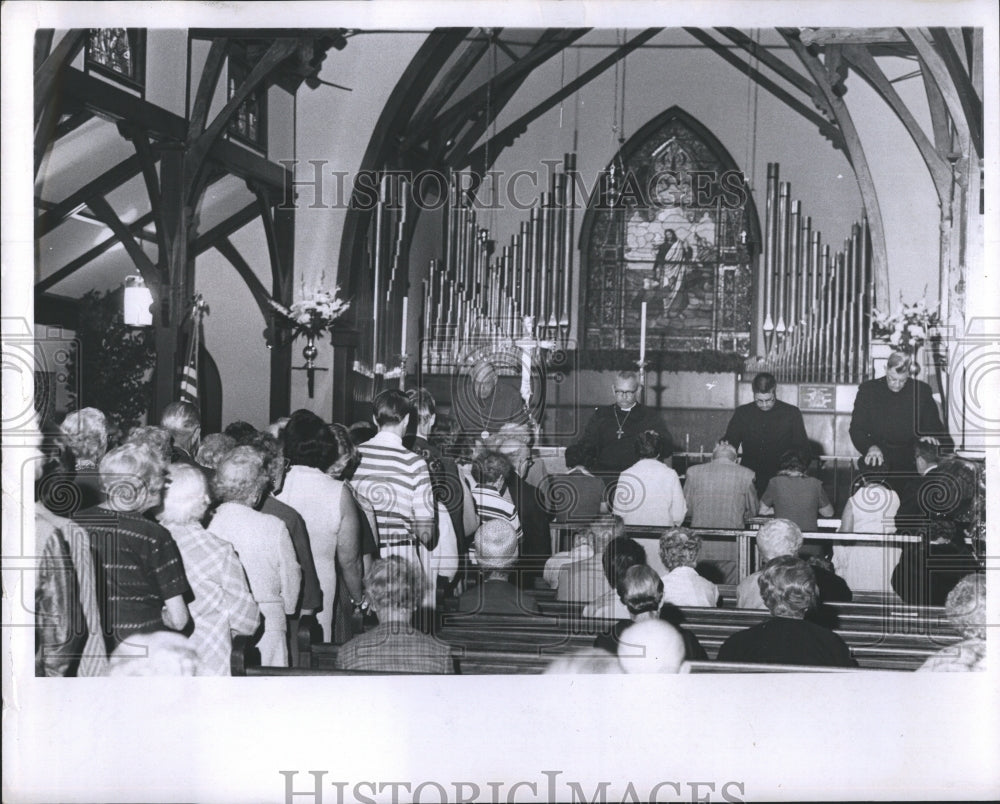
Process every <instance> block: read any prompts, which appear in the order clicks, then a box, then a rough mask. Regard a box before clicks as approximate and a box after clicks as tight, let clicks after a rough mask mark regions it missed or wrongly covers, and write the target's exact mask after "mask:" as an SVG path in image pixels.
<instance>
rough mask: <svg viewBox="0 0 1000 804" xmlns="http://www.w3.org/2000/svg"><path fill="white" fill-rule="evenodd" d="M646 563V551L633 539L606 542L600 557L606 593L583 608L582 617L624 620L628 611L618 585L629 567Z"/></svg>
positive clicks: (617, 539) (626, 538) (624, 538)
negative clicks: (606, 587) (606, 586)
mask: <svg viewBox="0 0 1000 804" xmlns="http://www.w3.org/2000/svg"><path fill="white" fill-rule="evenodd" d="M645 563H646V551H645V550H643V548H642V545H641V544H639V543H638V542H637V541H636V540H635V539H629V538H628V537H624V536H622V537H619V538H616V539H612V540H611V541H610V542H608V546H607V547H605V548H604V554H603V555H602V556H601V566H602V568H603V569H604V577H605V579H606V580H607V582H608V587H609V589H608V591H606V592H605V593H604V594H603V595H601V596H600V597H597V598H595V599H594V600H591V601H590V602H589V603H587V605H585V606H584V607H583V616H584V617H600V618H604V619H616V620H620V619H625V618H627V617H628V616H629V611H628V609H627V608H626V607H625V604H624V603H623V602H622V600H621V597H620V592H619V591H618V585H619V583H620V581H621V579H622V578H623V577H624V576H625V573H626V572H627V571H628V570H629V568H630V567H634V566H636V565H641V564H645Z"/></svg>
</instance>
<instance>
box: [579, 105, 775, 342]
mask: <svg viewBox="0 0 1000 804" xmlns="http://www.w3.org/2000/svg"><path fill="white" fill-rule="evenodd" d="M614 164H615V166H616V169H615V171H614V175H615V179H614V180H613V182H612V183H613V184H614V187H613V190H612V192H611V193H610V194H609V193H608V192H607V187H606V186H605V192H603V193H595V194H594V197H592V198H591V201H590V204H589V206H588V210H587V217H586V219H585V221H584V225H583V239H582V243H581V245H582V260H583V265H582V268H583V271H584V276H585V277H586V278H585V280H584V281H585V306H584V315H583V332H582V335H583V342H584V346H585V348H588V349H595V348H596V349H622V348H637V347H638V343H639V330H640V317H641V309H642V303H643V302H645V303H646V321H647V328H646V346H647V349H648V350H651V351H658V350H663V351H694V350H705V349H712V350H718V351H722V352H737V353H739V354H741V355H744V356H745V355H748V354H749V353H750V347H751V343H750V340H751V333H752V330H753V326H752V319H753V308H754V304H753V299H754V281H753V278H754V268H753V262H754V245H753V244H754V243H759V242H760V237H759V231H760V228H759V222H758V219H757V213H756V209H755V208H754V206H753V200H752V198H751V197H750V193H749V191H748V189H747V187H746V185H745V183H744V178H743V174H742V172H741V171H740V170H739V169H738V168H737V165H736V163H735V162H734V161H733V159H732V157H731V156H730V155H729V153H728V152H727V151H726V149H725V148H724V147H723V146H722V145H721V143H719V141H718V140H717V139H716V138H715V137H714V136H713V135H712V134H711V132H709V131H708V130H707V129H705V128H704V127H703V126H702V125H701V124H699V123H698V122H697V121H696V120H694V118H692V117H691V116H690V115H688V114H686V113H685V112H684V111H682V110H681V109H678V108H677V107H673V108H671V109H669V110H667V111H666V112H664V113H663V114H661V115H659V116H658V117H657V118H655V119H654V120H653V121H651V122H650V123H649V124H647V125H646V126H645V127H643V129H641V130H640V131H639V132H637V133H636V134H635V135H633V136H632V137H631V138H630V139H629V140H628V141H627V142H626V143H625V144H624V145H623V146H622V148H621V150H620V151H619V153H618V154H617V155H616V157H615V163H614ZM609 172H610V166H609Z"/></svg>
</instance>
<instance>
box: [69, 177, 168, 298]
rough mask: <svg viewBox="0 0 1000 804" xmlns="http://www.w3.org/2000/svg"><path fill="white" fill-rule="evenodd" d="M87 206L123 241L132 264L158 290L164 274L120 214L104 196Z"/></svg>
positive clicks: (95, 198)
mask: <svg viewBox="0 0 1000 804" xmlns="http://www.w3.org/2000/svg"><path fill="white" fill-rule="evenodd" d="M87 206H88V207H90V209H91V210H92V211H93V213H94V214H95V215H96V216H97V217H98V219H99V220H100V221H101V222H102V223H103V224H104V225H105V226H107V227H108V228H109V229H111V231H112V232H114V233H115V236H116V237H117V238H118V239H119V240H120V241H121V243H122V245H123V246H125V251H127V252H128V255H129V257H131V258H132V262H134V263H135V267H136V268H137V269H138V270H139V273H140V274H142V278H143V279H144V280H145V281H146V285H147V286H148V287H151V288H158V287H159V286H160V284H161V280H162V276H161V274H162V272H161V271H160V269H159V267H158V266H156V265H154V264H153V261H152V260H151V259H149V257H147V256H146V252H145V251H143V250H142V247H141V246H140V245H139V244H138V243H136V242H135V238H134V237H133V236H132V231H131V230H130V229H129V227H128V226H126V225H125V224H124V223H122V219H121V218H119V217H118V213H116V212H115V211H114V209H112V208H111V204H109V203H108V202H107V200H106V199H105V198H104V197H103V196H96V197H94V198H91V199H90V200H89V201H88V202H87Z"/></svg>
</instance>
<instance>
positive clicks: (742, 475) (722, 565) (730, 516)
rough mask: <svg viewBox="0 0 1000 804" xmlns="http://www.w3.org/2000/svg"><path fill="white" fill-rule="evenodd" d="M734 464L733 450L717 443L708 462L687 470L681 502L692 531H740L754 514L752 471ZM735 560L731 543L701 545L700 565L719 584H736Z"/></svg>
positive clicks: (730, 446) (756, 501) (724, 442)
mask: <svg viewBox="0 0 1000 804" xmlns="http://www.w3.org/2000/svg"><path fill="white" fill-rule="evenodd" d="M736 461H737V454H736V448H735V447H734V446H733V445H732V444H730V443H728V442H726V441H720V442H719V443H718V444H716V445H715V448H714V449H713V450H712V460H711V461H710V462H708V463H703V464H697V465H695V466H689V467H688V469H687V472H686V473H685V475H686V476H685V478H684V499H685V500H686V501H687V507H688V514H689V517H690V520H691V522H690V524H691V527H692V528H726V529H731V530H743V528H745V527H746V523H747V522H748V521H749V520H750V519H751V518H752V517H754V516H756V515H757V505H758V500H757V489H756V487H755V486H754V472H753V470H752V469H748V468H747V467H745V466H740V465H739V464H738V463H737V462H736ZM737 559H738V555H737V550H736V543H735V542H732V541H712V540H709V541H706V542H704V543H703V544H702V551H701V560H702V564H703V565H706V566H707V567H708V568H709V569H711V570H716V571H717V572H718V576H717V579H718V581H719V582H720V583H728V584H736V583H738V582H739V566H738V564H737Z"/></svg>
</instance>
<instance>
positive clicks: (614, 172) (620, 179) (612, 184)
mask: <svg viewBox="0 0 1000 804" xmlns="http://www.w3.org/2000/svg"><path fill="white" fill-rule="evenodd" d="M627 38H628V31H627V30H626V31H624V32H618V31H616V32H615V44H616V45H617V46H618V47H619V48H621V47H624V44H625V41H626V39H627ZM626 65H627V57H623V58H622V66H621V71H620V76H621V78H620V80H619V68H618V62H617V61H616V62H615V92H614V99H613V101H612V112H611V138H612V142H613V145H612V147H614V148H615V149H616V150H615V153H614V156H613V157H612V159H611V166H610V167H609V169H608V174H607V184H606V188H607V199H608V203H609V204H610V205H611V206H617V205H618V203H619V201H620V200H621V199H620V195H621V192H622V190H624V189H625V172H626V167H625V159H624V157H623V156H622V148H623V147H624V146H625V69H626ZM619 91H620V93H621V94H620V99H621V100H620V102H619Z"/></svg>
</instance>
